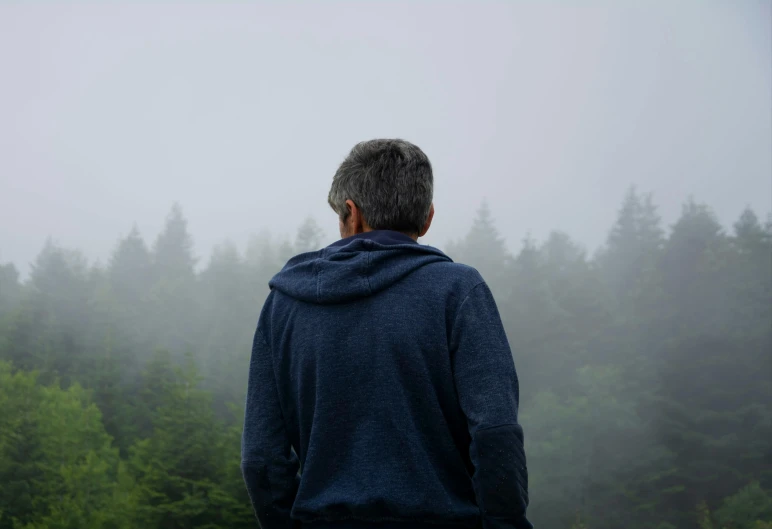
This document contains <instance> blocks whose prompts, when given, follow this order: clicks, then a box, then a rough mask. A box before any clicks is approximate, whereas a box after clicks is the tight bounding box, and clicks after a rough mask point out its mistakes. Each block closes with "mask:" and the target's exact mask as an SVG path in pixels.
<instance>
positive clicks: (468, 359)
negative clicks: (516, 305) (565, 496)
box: [451, 282, 533, 529]
mask: <svg viewBox="0 0 772 529" xmlns="http://www.w3.org/2000/svg"><path fill="white" fill-rule="evenodd" d="M455 318H456V319H455V324H454V325H453V328H452V332H451V354H452V361H453V373H454V378H455V384H456V390H457V392H458V398H459V403H460V405H461V409H462V410H463V412H464V415H465V416H466V418H467V422H468V425H469V433H470V436H471V445H470V454H469V455H470V458H471V460H472V464H473V465H474V475H473V476H472V481H473V485H474V491H475V495H476V497H477V505H478V506H479V507H480V512H481V515H482V519H483V527H484V529H531V528H532V527H533V526H532V525H531V523H530V522H529V521H528V519H527V518H526V508H527V506H528V472H527V469H526V463H525V452H524V450H523V429H522V428H521V427H520V425H519V424H518V422H517V407H518V399H519V387H518V381H517V373H516V372H515V364H514V361H513V359H512V353H511V351H510V348H509V343H508V342H507V337H506V334H505V332H504V327H503V325H502V323H501V317H500V316H499V312H498V309H497V307H496V303H495V301H494V299H493V295H492V294H491V292H490V289H489V288H488V286H487V285H486V284H485V283H484V282H483V283H479V284H478V285H477V286H475V287H474V288H473V289H472V290H471V292H470V293H469V295H468V296H467V297H466V299H464V301H463V302H462V303H461V306H460V307H459V309H458V312H457V314H456V317H455Z"/></svg>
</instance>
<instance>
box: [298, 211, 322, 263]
mask: <svg viewBox="0 0 772 529" xmlns="http://www.w3.org/2000/svg"><path fill="white" fill-rule="evenodd" d="M323 237H324V230H322V228H320V227H319V224H317V222H316V221H315V220H314V219H313V217H307V218H306V219H305V220H304V221H303V224H301V225H300V228H298V233H297V236H296V237H295V252H296V253H299V254H300V253H305V252H312V251H315V250H319V249H320V248H321V245H322V238H323Z"/></svg>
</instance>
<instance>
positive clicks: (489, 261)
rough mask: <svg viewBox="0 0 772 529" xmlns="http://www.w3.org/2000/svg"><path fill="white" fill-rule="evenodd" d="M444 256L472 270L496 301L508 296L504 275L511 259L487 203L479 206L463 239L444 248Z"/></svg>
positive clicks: (484, 202)
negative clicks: (475, 271)
mask: <svg viewBox="0 0 772 529" xmlns="http://www.w3.org/2000/svg"><path fill="white" fill-rule="evenodd" d="M448 254H449V255H450V257H452V258H453V259H454V260H455V261H458V262H460V263H464V264H467V265H470V266H473V267H475V268H476V269H477V271H478V272H480V274H481V275H482V277H483V279H485V281H486V282H487V283H488V285H489V286H490V287H491V290H492V291H493V293H494V295H496V297H497V299H498V298H505V297H507V296H508V294H509V292H508V288H507V281H506V275H507V269H508V267H509V266H510V265H511V261H512V256H511V255H510V254H509V252H508V251H507V249H506V246H505V244H504V239H503V238H501V237H500V236H499V232H498V230H497V229H496V226H495V224H494V221H493V215H492V214H491V209H490V206H489V205H488V202H487V201H483V202H482V204H480V208H479V209H478V210H477V216H476V217H475V219H474V222H473V223H472V228H471V229H470V230H469V233H468V234H467V235H466V237H464V238H463V239H462V240H461V241H458V242H456V243H455V244H453V243H452V244H450V245H449V246H448Z"/></svg>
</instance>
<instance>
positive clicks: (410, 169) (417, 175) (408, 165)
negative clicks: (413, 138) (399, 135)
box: [327, 140, 434, 238]
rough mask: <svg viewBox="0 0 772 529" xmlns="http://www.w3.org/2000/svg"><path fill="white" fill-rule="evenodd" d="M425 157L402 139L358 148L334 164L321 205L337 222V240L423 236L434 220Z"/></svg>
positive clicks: (431, 180)
mask: <svg viewBox="0 0 772 529" xmlns="http://www.w3.org/2000/svg"><path fill="white" fill-rule="evenodd" d="M433 191H434V178H433V176H432V166H431V164H430V163H429V158H427V157H426V155H425V154H424V153H423V151H422V150H421V149H419V148H418V147H416V146H415V145H413V144H412V143H409V142H407V141H404V140H370V141H363V142H361V143H358V144H357V145H356V146H354V148H353V149H351V152H350V153H349V155H348V156H347V157H346V159H345V160H344V161H343V163H342V164H340V167H339V168H338V170H337V171H336V173H335V176H334V177H333V179H332V187H331V188H330V194H329V195H328V197H327V201H328V202H329V203H330V206H331V207H332V209H333V210H334V211H335V212H336V213H337V214H338V218H339V219H340V235H341V237H349V236H351V235H355V234H357V233H362V232H365V231H371V230H394V231H399V232H402V233H405V234H407V235H410V236H411V237H413V238H418V237H423V235H424V234H425V233H426V232H427V231H428V229H429V226H430V225H431V222H432V217H433V216H434V206H433V205H432V194H433Z"/></svg>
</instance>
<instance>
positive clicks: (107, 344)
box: [0, 189, 772, 529]
mask: <svg viewBox="0 0 772 529" xmlns="http://www.w3.org/2000/svg"><path fill="white" fill-rule="evenodd" d="M505 234H506V236H507V238H509V239H511V238H512V237H513V235H512V234H516V235H517V234H518V229H517V227H516V226H500V225H497V224H496V222H495V212H492V211H491V210H490V208H489V207H488V205H487V204H482V205H481V207H480V209H479V211H478V214H477V217H476V218H475V219H474V221H473V222H472V224H471V227H470V229H469V232H468V234H466V235H465V236H464V237H462V238H460V239H459V240H457V241H454V242H452V243H449V244H448V245H447V247H446V248H444V249H445V250H446V251H447V253H448V254H449V255H450V257H452V258H453V259H454V260H456V261H459V262H463V263H467V264H470V265H472V266H475V267H477V268H478V269H479V270H480V272H481V273H482V274H483V277H485V278H486V280H487V281H488V282H489V284H490V286H491V289H492V291H493V293H494V295H495V298H496V301H497V303H498V306H499V310H500V312H501V315H502V319H503V321H504V324H505V327H506V330H507V334H508V337H509V340H510V343H511V346H512V350H513V353H514V356H515V363H516V366H517V369H518V374H519V376H520V387H521V422H522V424H523V427H524V429H525V434H526V453H527V456H528V467H529V476H530V497H531V505H530V508H529V517H530V518H531V519H532V521H533V522H534V524H535V525H536V526H537V527H543V528H548V529H563V528H566V529H567V528H575V529H579V528H585V529H616V528H620V527H625V528H632V529H636V528H641V529H643V528H652V527H658V528H662V529H668V528H679V529H680V528H700V529H729V528H732V529H770V528H772V442H770V439H772V217H769V216H768V217H767V218H766V219H765V220H762V219H759V218H758V217H757V215H756V213H754V212H753V211H751V210H750V209H747V210H745V211H744V212H742V213H741V214H740V216H739V218H738V219H737V221H736V222H735V223H734V225H733V226H732V227H730V228H728V229H727V228H725V227H723V226H721V224H720V223H719V222H718V221H717V220H716V217H715V216H714V214H713V213H712V211H711V209H710V207H709V206H707V205H704V204H700V203H698V202H695V201H694V200H688V201H687V202H686V203H685V204H684V206H683V210H682V213H681V216H680V218H679V219H678V220H677V221H676V222H675V223H674V224H673V225H672V226H665V225H663V223H662V222H661V220H660V218H659V216H658V214H657V208H656V205H655V204H654V202H653V200H652V198H651V196H649V195H646V194H641V193H639V192H637V191H636V190H635V189H631V190H630V191H629V193H628V194H627V195H626V196H625V197H624V200H623V202H622V204H621V206H620V208H619V210H618V216H617V219H616V222H615V223H614V225H613V226H611V227H610V228H609V231H608V237H607V241H606V244H605V245H604V247H603V248H602V249H601V250H599V251H598V252H596V253H595V254H594V255H588V254H587V252H586V250H585V249H584V248H583V247H582V246H581V244H579V243H578V242H577V241H573V240H571V238H570V237H568V236H567V235H566V234H564V233H561V232H553V233H552V234H551V235H550V236H549V237H548V238H546V240H543V241H535V240H532V239H530V238H525V239H524V240H523V241H522V245H521V247H520V250H519V252H518V253H516V254H512V253H510V252H509V250H508V247H507V245H506V244H505V237H504V236H505ZM516 235H515V236H516ZM146 236H147V234H141V233H140V232H139V231H138V230H137V229H136V228H133V229H131V230H130V231H129V233H128V235H126V236H125V237H123V238H121V239H120V240H118V241H117V243H116V245H115V250H114V252H113V254H112V257H111V259H110V260H109V262H107V263H104V264H94V263H91V262H89V260H88V258H87V256H86V255H84V254H83V253H81V252H79V251H77V250H71V249H67V248H62V247H60V246H59V245H57V244H56V243H55V242H53V241H48V242H46V243H45V245H44V247H43V249H42V250H41V252H40V254H39V256H38V258H37V260H36V261H35V263H34V265H33V266H32V269H31V272H30V274H29V277H28V278H26V279H25V280H23V281H22V280H21V279H20V275H19V273H18V271H17V268H16V267H15V266H14V264H12V263H7V264H0V529H54V528H56V529H76V528H77V529H86V528H87V529H107V528H111V529H112V528H127V529H128V528H136V527H143V528H148V529H153V528H159V529H160V528H163V529H176V528H179V529H183V528H184V529H189V528H202V529H203V528H207V529H215V528H238V527H245V528H246V527H255V526H256V521H255V519H254V516H253V514H252V512H251V507H250V506H249V501H248V498H247V496H246V491H245V488H244V486H243V482H242V478H241V474H240V469H239V463H240V453H239V450H240V432H241V420H242V413H243V407H242V406H243V401H244V396H245V391H246V377H247V366H248V363H249V355H250V345H251V340H252V335H253V333H254V330H255V325H256V322H257V318H258V315H259V311H260V309H261V306H262V302H263V300H264V298H265V296H266V295H267V294H268V286H267V284H268V280H269V279H270V277H271V276H272V275H273V274H274V273H276V272H277V271H278V270H279V269H280V267H281V266H282V265H283V264H284V262H286V260H287V259H288V258H289V257H290V256H292V255H293V254H295V253H298V252H304V251H309V250H312V249H316V248H318V247H319V246H320V245H321V241H322V232H321V230H320V228H319V226H318V225H317V224H316V222H315V221H314V220H313V219H311V218H309V219H306V220H304V221H303V222H302V224H301V225H300V227H299V229H298V232H297V236H296V237H295V240H294V241H278V240H275V239H274V238H272V237H271V235H270V233H268V232H262V233H260V234H258V235H255V236H254V237H253V238H252V239H251V240H250V242H249V244H248V245H247V247H246V248H244V249H240V248H238V247H236V246H235V245H234V244H232V243H230V242H227V241H226V242H223V243H222V244H221V245H220V246H218V247H217V248H216V249H215V250H214V251H213V252H212V254H211V256H209V258H208V261H206V262H205V263H198V262H197V260H196V256H194V255H193V250H192V248H193V245H192V236H191V234H190V233H189V231H188V228H187V224H186V220H185V217H184V215H183V212H182V209H181V208H180V207H179V206H174V207H173V208H172V209H171V211H170V213H169V215H168V217H167V219H166V224H165V227H164V229H163V230H162V231H161V233H160V234H158V236H157V237H156V238H155V239H154V240H150V239H146V238H145V237H146ZM373 479H377V476H374V477H373Z"/></svg>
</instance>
